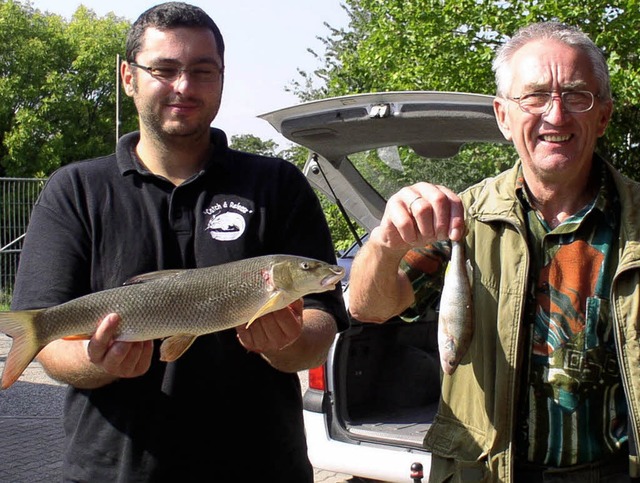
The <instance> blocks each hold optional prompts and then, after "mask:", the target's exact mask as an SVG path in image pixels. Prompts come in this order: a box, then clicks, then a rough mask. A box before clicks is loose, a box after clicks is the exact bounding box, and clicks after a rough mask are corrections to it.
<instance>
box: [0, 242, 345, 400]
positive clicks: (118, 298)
mask: <svg viewBox="0 0 640 483" xmlns="http://www.w3.org/2000/svg"><path fill="white" fill-rule="evenodd" d="M344 274H345V270H344V268H343V267H340V266H337V265H330V264H328V263H325V262H321V261H319V260H314V259H310V258H304V257H296V256H291V255H265V256H260V257H255V258H248V259H245V260H240V261H236V262H231V263H225V264H222V265H216V266H213V267H208V268H195V269H186V270H164V271H159V272H152V273H148V274H144V275H140V276H137V277H134V278H133V279H131V280H129V281H128V282H126V284H125V285H123V286H121V287H116V288H112V289H108V290H104V291H100V292H95V293H92V294H89V295H85V296H82V297H78V298H76V299H73V300H71V301H69V302H66V303H63V304H60V305H56V306H54V307H49V308H46V309H40V310H25V311H12V312H0V332H3V333H5V334H7V335H9V336H10V337H12V338H13V343H12V345H11V349H10V351H9V355H8V356H7V360H6V364H5V368H4V371H3V374H2V382H1V384H0V386H1V387H2V388H3V389H6V388H7V387H9V386H11V384H13V383H14V382H15V381H16V380H17V379H18V378H19V377H20V375H21V374H22V372H23V371H24V370H25V369H26V367H27V366H28V365H29V363H30V362H31V361H32V360H33V359H34V358H35V356H36V355H37V354H38V352H40V350H41V349H42V348H43V347H44V346H45V345H47V344H48V343H49V342H52V341H54V340H56V339H61V338H78V339H88V338H90V337H91V335H92V334H93V333H94V332H95V330H96V327H97V324H98V322H99V321H101V320H102V319H103V318H104V317H105V316H106V315H108V314H110V313H112V312H116V313H118V314H119V315H120V317H121V319H122V321H121V323H120V326H119V334H118V335H117V340H122V341H142V340H151V339H165V340H164V341H163V342H162V345H161V347H160V358H161V360H164V361H174V360H176V359H177V358H179V357H180V356H181V355H182V354H183V353H184V352H185V351H186V350H187V349H188V348H189V347H190V346H191V344H192V343H193V341H194V340H195V339H196V337H198V336H199V335H203V334H208V333H211V332H217V331H221V330H225V329H229V328H232V327H236V326H239V325H242V324H251V323H252V322H253V321H254V320H255V319H257V318H258V317H260V316H262V315H265V314H268V313H270V312H274V311H276V310H279V309H282V308H284V307H286V306H287V305H289V304H290V303H292V302H294V301H295V300H298V299H299V298H301V297H302V296H304V295H307V294H310V293H319V292H325V291H327V290H331V289H333V288H335V285H336V283H338V282H339V281H340V280H341V279H342V278H343V277H344Z"/></svg>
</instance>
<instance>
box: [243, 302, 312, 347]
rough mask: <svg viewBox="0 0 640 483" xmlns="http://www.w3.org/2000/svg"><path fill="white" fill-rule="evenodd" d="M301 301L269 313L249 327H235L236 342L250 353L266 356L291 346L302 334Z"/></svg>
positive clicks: (302, 304) (302, 305)
mask: <svg viewBox="0 0 640 483" xmlns="http://www.w3.org/2000/svg"><path fill="white" fill-rule="evenodd" d="M303 307H304V303H303V301H302V299H299V300H296V301H295V302H293V303H292V304H290V305H288V306H287V307H285V308H284V309H280V310H277V311H275V312H271V313H269V314H267V315H263V316H262V317H260V318H258V319H256V320H255V322H254V323H253V324H251V325H250V326H248V327H247V326H245V325H241V326H238V327H236V332H237V333H238V340H239V341H240V343H241V344H242V346H243V347H244V348H245V349H247V350H248V351H251V352H257V353H260V354H268V353H270V352H276V351H280V350H282V349H284V348H285V347H287V346H289V345H291V344H293V343H294V342H295V341H296V339H298V337H300V334H301V333H302V309H303Z"/></svg>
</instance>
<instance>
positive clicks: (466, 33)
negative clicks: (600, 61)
mask: <svg viewBox="0 0 640 483" xmlns="http://www.w3.org/2000/svg"><path fill="white" fill-rule="evenodd" d="M345 9H346V10H347V12H348V14H349V19H350V21H349V26H348V28H346V29H332V30H331V32H330V35H329V36H328V37H325V38H324V39H323V41H324V46H325V49H326V55H325V57H324V65H322V67H321V68H319V69H317V71H316V72H314V73H312V74H309V73H306V72H302V73H301V77H302V81H301V82H298V83H297V84H294V85H293V86H292V90H293V91H294V92H295V93H296V94H297V95H298V96H299V97H300V98H301V99H303V100H307V99H312V98H320V97H327V96H336V95H345V94H348V93H362V92H375V91H392V90H437V91H463V92H465V91H466V92H478V93H483V94H493V93H494V91H495V83H494V80H493V73H492V72H491V60H492V58H493V55H494V52H495V49H496V47H497V46H499V45H500V44H501V43H502V42H503V41H504V40H505V38H507V37H509V36H511V35H512V34H513V33H514V32H515V31H516V30H517V29H518V28H520V27H522V26H524V25H527V24H529V23H531V22H534V21H543V20H559V21H562V22H566V23H569V24H572V25H578V26H580V28H582V29H583V30H584V31H585V32H586V33H587V34H588V35H589V36H590V37H591V38H592V39H593V40H594V41H595V42H596V44H598V45H599V46H600V47H601V48H602V49H603V51H604V53H605V55H606V57H607V60H608V63H609V68H610V71H611V79H612V89H613V93H614V100H615V111H614V116H613V119H612V122H611V125H610V126H609V129H608V130H607V133H606V135H605V136H604V137H603V138H602V139H601V141H600V143H599V147H598V148H599V151H600V152H601V153H602V154H603V155H604V156H605V157H607V158H608V159H609V160H611V161H612V162H613V163H614V164H615V165H616V166H617V167H619V168H620V169H621V170H622V171H623V172H625V173H626V174H627V175H629V176H632V177H638V176H639V173H640V150H638V149H637V148H638V145H639V143H640V134H639V133H638V130H637V129H636V126H637V125H638V121H640V61H639V59H638V56H639V55H640V36H638V35H637V32H638V31H640V2H638V1H637V0H619V1H615V2H604V1H600V0H566V1H563V2H558V1H557V0H528V1H506V2H505V1H503V0H494V1H487V2H477V1H476V0H457V1H447V0H345ZM314 76H315V77H316V78H321V79H323V80H325V81H326V82H325V83H324V84H323V85H322V86H321V87H320V88H313V87H312V85H313V83H312V82H311V80H310V79H311V78H313V77H314Z"/></svg>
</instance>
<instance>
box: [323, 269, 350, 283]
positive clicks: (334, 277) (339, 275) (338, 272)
mask: <svg viewBox="0 0 640 483" xmlns="http://www.w3.org/2000/svg"><path fill="white" fill-rule="evenodd" d="M345 273H346V271H345V269H344V267H338V266H336V267H332V268H331V274H330V275H327V276H326V277H324V278H323V279H322V281H321V282H320V285H322V286H323V287H328V286H330V285H335V284H336V283H338V282H339V281H340V280H342V279H343V278H344V275H345Z"/></svg>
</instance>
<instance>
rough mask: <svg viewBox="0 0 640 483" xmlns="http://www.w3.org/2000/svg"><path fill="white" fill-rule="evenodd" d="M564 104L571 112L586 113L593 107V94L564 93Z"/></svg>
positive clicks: (581, 92)
mask: <svg viewBox="0 0 640 483" xmlns="http://www.w3.org/2000/svg"><path fill="white" fill-rule="evenodd" d="M562 104H564V108H565V109H566V110H567V111H569V112H586V111H588V110H589V109H591V108H592V107H593V94H592V93H591V92H589V91H569V92H563V93H562Z"/></svg>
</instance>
